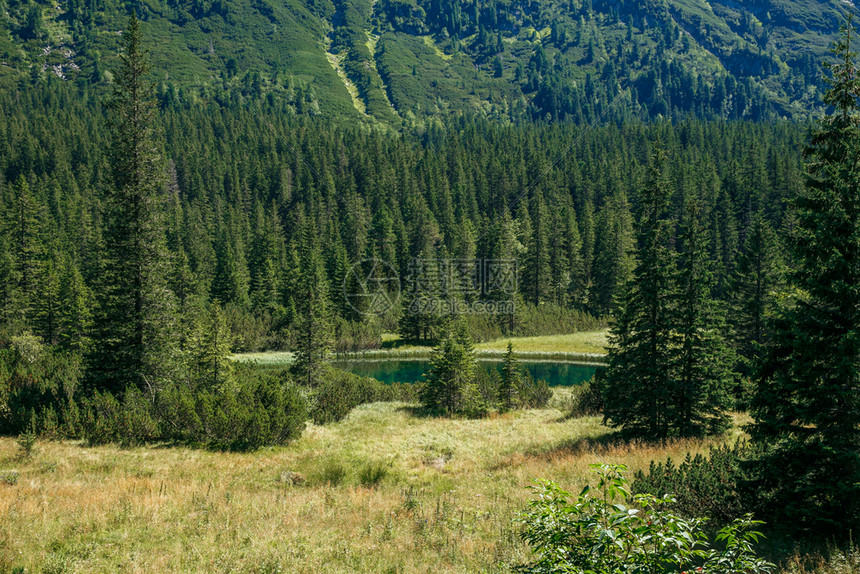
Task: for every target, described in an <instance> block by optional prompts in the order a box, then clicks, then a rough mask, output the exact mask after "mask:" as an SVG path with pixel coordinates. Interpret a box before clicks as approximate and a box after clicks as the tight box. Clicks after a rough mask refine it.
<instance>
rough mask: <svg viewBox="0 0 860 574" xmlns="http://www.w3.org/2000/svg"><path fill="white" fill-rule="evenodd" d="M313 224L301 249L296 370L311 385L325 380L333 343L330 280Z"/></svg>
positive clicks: (306, 383) (308, 226) (309, 227)
mask: <svg viewBox="0 0 860 574" xmlns="http://www.w3.org/2000/svg"><path fill="white" fill-rule="evenodd" d="M317 243H318V238H317V235H316V232H315V230H314V226H313V225H312V224H306V225H305V228H304V231H303V234H302V244H301V248H300V253H299V262H300V272H299V273H300V275H299V278H298V281H297V292H296V299H295V304H296V314H297V315H298V321H297V325H296V332H295V339H296V351H295V353H296V360H295V363H293V367H292V370H293V372H294V373H295V375H296V378H297V379H298V381H299V382H300V383H301V384H303V385H307V386H309V387H315V386H318V385H319V384H320V383H321V382H322V377H323V373H324V370H325V365H326V363H327V361H328V354H329V352H330V351H331V347H332V325H331V304H330V303H329V301H328V282H327V281H326V278H325V273H324V271H323V264H322V259H321V257H320V254H319V247H318V246H317Z"/></svg>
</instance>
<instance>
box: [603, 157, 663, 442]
mask: <svg viewBox="0 0 860 574" xmlns="http://www.w3.org/2000/svg"><path fill="white" fill-rule="evenodd" d="M665 159H666V154H665V152H664V151H663V150H662V149H658V150H657V151H655V152H654V154H653V155H652V158H651V167H650V168H649V169H650V174H649V181H648V184H647V186H646V187H645V189H644V191H643V194H642V198H641V203H642V213H641V215H640V217H639V223H638V226H637V238H636V255H637V263H636V267H635V269H634V271H633V278H632V280H631V281H630V282H629V283H628V284H627V285H626V287H625V292H624V295H623V299H622V301H621V307H620V309H619V310H618V312H617V314H616V315H617V319H616V321H615V322H614V323H613V326H612V330H611V336H610V346H609V367H608V368H607V370H606V382H605V387H604V394H605V397H604V403H605V410H604V417H605V420H606V422H607V423H608V424H609V425H610V426H613V427H620V428H621V429H623V430H624V431H625V432H628V433H630V434H633V435H638V436H646V437H649V438H665V437H667V436H669V435H670V434H672V432H673V429H672V428H671V426H670V420H669V412H668V411H669V408H670V404H669V403H670V401H671V394H670V388H671V386H672V361H673V357H672V351H673V349H672V342H673V341H672V339H673V333H672V326H673V325H672V312H673V311H672V298H673V293H674V277H673V273H674V268H675V261H674V260H675V254H674V252H673V250H672V248H671V246H670V244H669V240H670V236H671V221H670V220H669V219H668V217H667V208H668V206H669V199H670V195H671V192H670V189H669V185H668V183H667V181H666V177H665V175H664V172H663V169H664V163H665Z"/></svg>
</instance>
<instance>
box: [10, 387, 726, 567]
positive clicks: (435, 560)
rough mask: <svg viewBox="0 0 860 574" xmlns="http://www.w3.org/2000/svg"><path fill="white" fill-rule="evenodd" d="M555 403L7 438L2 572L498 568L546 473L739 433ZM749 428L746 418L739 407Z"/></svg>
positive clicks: (633, 460)
mask: <svg viewBox="0 0 860 574" xmlns="http://www.w3.org/2000/svg"><path fill="white" fill-rule="evenodd" d="M551 404H552V406H551V407H550V408H546V409H540V410H527V411H519V412H512V413H509V414H505V415H503V416H496V417H493V418H487V419H479V420H466V419H440V418H426V417H421V416H418V415H417V414H415V412H413V410H412V407H411V406H410V405H407V404H402V403H375V404H369V405H363V406H361V407H359V408H357V409H356V410H354V411H353V412H352V413H351V414H350V415H349V416H348V417H347V418H346V419H345V420H344V421H342V422H340V423H336V424H331V425H326V426H309V427H308V428H307V429H306V430H305V432H304V434H303V436H302V437H301V439H299V440H298V441H296V442H295V443H293V444H291V445H289V446H286V447H278V448H269V449H263V450H261V451H258V452H253V453H224V452H210V451H204V450H193V449H189V448H185V447H171V446H162V445H155V446H147V447H138V448H130V449H122V448H119V447H116V446H103V447H94V448H90V447H86V446H84V445H82V444H80V443H76V442H46V441H40V442H38V443H37V444H36V446H35V448H34V451H33V453H32V455H31V456H30V457H29V458H26V459H25V458H21V457H20V456H19V445H18V444H17V443H16V441H15V439H12V438H3V439H0V517H2V519H0V572H7V571H14V569H15V568H19V567H23V568H24V569H25V571H26V572H104V571H109V570H110V571H123V572H180V571H218V572H323V571H324V572H434V573H436V572H496V571H504V570H505V566H506V565H511V564H516V563H518V562H521V561H523V560H524V559H526V558H527V556H528V549H527V548H526V547H525V546H524V544H523V543H522V542H520V541H519V539H518V536H517V528H516V525H515V524H514V523H513V522H512V520H513V518H514V517H515V516H516V515H517V513H518V511H520V510H522V509H523V507H524V506H525V504H526V502H527V501H528V499H529V497H530V492H529V490H528V489H527V487H528V486H529V485H530V484H531V483H532V480H533V479H535V478H548V479H552V480H554V481H557V482H559V483H560V484H562V485H563V486H566V487H569V489H571V490H572V489H576V488H577V487H579V486H581V485H582V484H583V483H584V482H585V481H586V480H589V475H590V473H589V472H588V465H589V464H591V463H596V462H602V461H612V462H621V463H625V464H627V465H629V466H630V468H631V471H632V470H637V469H644V468H647V466H648V464H649V462H650V461H651V460H652V459H663V458H665V457H666V456H667V455H671V456H673V457H681V456H683V454H684V453H686V452H687V451H702V450H707V447H708V445H710V444H714V443H715V442H718V441H734V440H735V438H736V437H737V436H738V435H739V432H740V431H738V430H737V426H736V427H735V430H734V431H732V432H731V433H730V434H729V435H727V436H725V437H722V438H720V439H711V440H704V441H701V440H685V441H678V442H673V443H671V444H667V445H662V446H654V445H643V444H636V443H634V444H618V443H613V442H612V440H611V437H610V436H609V435H608V430H607V429H606V428H605V427H603V426H601V425H600V419H599V418H598V417H584V418H567V417H566V416H565V410H566V395H565V391H564V390H563V389H557V390H556V395H555V397H554V399H553V401H552V403H551ZM735 418H736V422H743V421H742V420H741V419H742V418H743V415H736V417H735Z"/></svg>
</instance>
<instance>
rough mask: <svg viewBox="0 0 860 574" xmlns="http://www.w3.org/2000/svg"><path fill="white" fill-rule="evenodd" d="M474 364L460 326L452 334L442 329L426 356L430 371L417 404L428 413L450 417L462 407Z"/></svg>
mask: <svg viewBox="0 0 860 574" xmlns="http://www.w3.org/2000/svg"><path fill="white" fill-rule="evenodd" d="M475 369H477V365H476V363H475V354H474V348H473V346H472V341H471V338H470V337H469V334H468V332H467V331H466V330H465V326H464V325H463V324H460V325H459V327H458V328H457V330H456V332H452V331H451V329H449V328H446V330H445V332H444V334H443V336H442V339H441V340H440V341H439V343H438V344H437V345H436V347H434V348H433V350H432V351H431V353H430V370H429V371H428V372H427V374H426V378H427V381H426V383H425V384H424V386H423V388H422V391H421V402H422V403H423V404H424V406H425V407H427V408H429V409H431V410H442V411H444V412H445V413H446V414H449V415H451V414H454V413H457V412H460V411H461V410H463V409H464V408H465V406H466V405H465V403H464V399H465V397H467V396H468V395H470V393H469V387H470V386H471V385H473V384H474V379H475Z"/></svg>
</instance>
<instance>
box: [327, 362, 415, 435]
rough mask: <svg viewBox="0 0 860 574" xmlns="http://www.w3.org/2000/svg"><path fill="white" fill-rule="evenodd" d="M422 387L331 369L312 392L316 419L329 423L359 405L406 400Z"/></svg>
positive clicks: (344, 416) (344, 415) (410, 399)
mask: <svg viewBox="0 0 860 574" xmlns="http://www.w3.org/2000/svg"><path fill="white" fill-rule="evenodd" d="M418 390H419V389H418V387H416V386H415V385H410V384H408V383H402V384H400V383H392V384H386V383H382V382H380V381H377V380H376V379H371V378H369V377H361V376H358V375H356V374H353V373H350V372H347V371H342V370H339V369H334V368H331V369H329V371H328V373H327V375H326V378H325V382H324V383H323V384H322V385H320V386H319V388H317V389H316V390H315V391H314V393H313V396H312V403H313V407H312V410H311V416H312V418H313V421H314V423H316V424H325V423H331V422H337V421H340V420H343V419H344V418H346V416H347V415H348V414H349V413H350V411H351V410H352V409H354V408H355V407H357V406H358V405H363V404H366V403H375V402H391V401H405V402H411V401H414V400H415V399H416V398H417V393H418Z"/></svg>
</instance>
